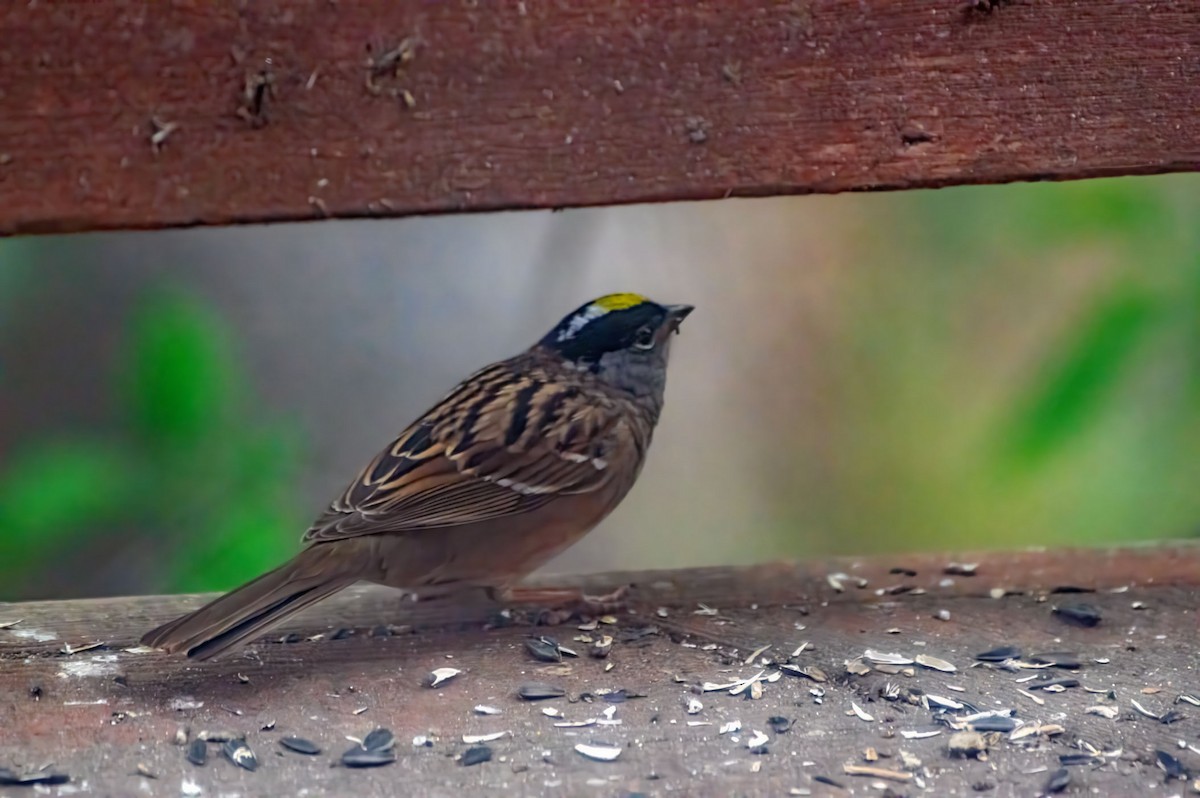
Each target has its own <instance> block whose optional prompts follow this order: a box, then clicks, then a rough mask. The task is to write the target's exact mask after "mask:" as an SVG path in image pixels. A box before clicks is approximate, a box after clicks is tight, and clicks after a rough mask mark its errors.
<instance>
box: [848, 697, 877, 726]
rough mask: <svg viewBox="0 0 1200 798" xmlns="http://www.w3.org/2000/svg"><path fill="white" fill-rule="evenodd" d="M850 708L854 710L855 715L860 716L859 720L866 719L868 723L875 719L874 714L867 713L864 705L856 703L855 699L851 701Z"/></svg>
mask: <svg viewBox="0 0 1200 798" xmlns="http://www.w3.org/2000/svg"><path fill="white" fill-rule="evenodd" d="M850 709H851V710H852V711H853V712H854V714H855V715H857V716H858V719H859V720H865V721H867V722H868V723H870V722H873V721H874V720H875V718H874V717H873V716H872V715H869V714H867V711H866V710H864V709H863V708H862V707H860V706H859V705H858V704H856V703H854V702H853V701H851V702H850Z"/></svg>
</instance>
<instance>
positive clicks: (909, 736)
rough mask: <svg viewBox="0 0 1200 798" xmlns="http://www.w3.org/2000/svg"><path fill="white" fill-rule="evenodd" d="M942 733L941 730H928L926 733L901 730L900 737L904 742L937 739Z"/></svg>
mask: <svg viewBox="0 0 1200 798" xmlns="http://www.w3.org/2000/svg"><path fill="white" fill-rule="evenodd" d="M941 733H942V730H941V729H929V730H926V731H915V730H912V729H903V730H901V732H900V736H901V737H903V738H904V739H905V740H926V739H928V738H930V737H937V736H938V735H940V734H941Z"/></svg>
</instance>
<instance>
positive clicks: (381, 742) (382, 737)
mask: <svg viewBox="0 0 1200 798" xmlns="http://www.w3.org/2000/svg"><path fill="white" fill-rule="evenodd" d="M395 746H396V737H395V735H393V734H392V732H391V730H390V729H384V728H379V729H374V730H372V731H371V733H370V734H368V735H367V736H366V737H364V738H363V741H362V747H363V748H365V749H366V750H368V751H390V750H391V749H392V748H394V747H395Z"/></svg>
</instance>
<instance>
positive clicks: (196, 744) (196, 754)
mask: <svg viewBox="0 0 1200 798" xmlns="http://www.w3.org/2000/svg"><path fill="white" fill-rule="evenodd" d="M187 761H189V762H191V763H192V764H193V765H195V766H197V767H199V766H200V765H203V764H204V763H205V762H207V761H208V744H207V743H205V742H204V741H203V740H201V739H200V738H199V737H197V738H196V739H194V740H192V742H191V743H189V744H188V747H187Z"/></svg>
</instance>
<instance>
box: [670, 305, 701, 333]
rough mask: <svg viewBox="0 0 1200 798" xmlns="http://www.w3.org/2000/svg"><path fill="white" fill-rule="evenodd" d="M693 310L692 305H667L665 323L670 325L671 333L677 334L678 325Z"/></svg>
mask: <svg viewBox="0 0 1200 798" xmlns="http://www.w3.org/2000/svg"><path fill="white" fill-rule="evenodd" d="M695 309H696V307H695V306H694V305H667V323H668V324H670V325H671V332H679V325H680V324H682V323H683V320H684V319H686V318H687V317H688V314H689V313H691V312H692V311H693V310H695Z"/></svg>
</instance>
